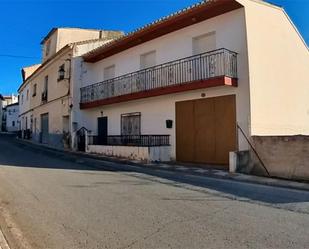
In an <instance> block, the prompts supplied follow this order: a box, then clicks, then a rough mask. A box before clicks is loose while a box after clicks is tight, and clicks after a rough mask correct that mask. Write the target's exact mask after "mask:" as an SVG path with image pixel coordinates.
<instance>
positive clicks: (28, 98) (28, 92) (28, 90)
mask: <svg viewBox="0 0 309 249" xmlns="http://www.w3.org/2000/svg"><path fill="white" fill-rule="evenodd" d="M26 99H27V101H28V100H29V89H28V90H27V97H26Z"/></svg>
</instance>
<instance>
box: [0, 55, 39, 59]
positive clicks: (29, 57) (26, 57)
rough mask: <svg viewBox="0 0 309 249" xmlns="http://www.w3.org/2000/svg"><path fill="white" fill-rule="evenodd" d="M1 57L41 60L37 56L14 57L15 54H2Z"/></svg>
mask: <svg viewBox="0 0 309 249" xmlns="http://www.w3.org/2000/svg"><path fill="white" fill-rule="evenodd" d="M0 57H9V58H20V59H40V58H39V57H35V56H25V55H14V54H0Z"/></svg>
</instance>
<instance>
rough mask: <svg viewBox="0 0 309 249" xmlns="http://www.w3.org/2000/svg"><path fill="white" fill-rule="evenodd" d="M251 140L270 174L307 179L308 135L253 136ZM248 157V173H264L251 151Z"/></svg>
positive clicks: (308, 178)
mask: <svg viewBox="0 0 309 249" xmlns="http://www.w3.org/2000/svg"><path fill="white" fill-rule="evenodd" d="M252 141H253V145H254V148H255V149H256V151H257V152H258V155H259V157H260V159H261V160H262V161H263V163H264V165H265V167H266V168H267V170H268V171H269V173H270V175H271V176H273V177H281V178H287V179H294V180H309V136H263V137H262V136H255V137H252ZM250 159H251V160H250V163H249V165H248V169H249V170H250V171H251V172H250V173H252V174H258V175H266V172H265V170H264V169H263V167H262V166H261V163H260V162H259V160H258V158H257V156H256V155H255V153H253V151H250Z"/></svg>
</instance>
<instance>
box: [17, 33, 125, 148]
mask: <svg viewBox="0 0 309 249" xmlns="http://www.w3.org/2000/svg"><path fill="white" fill-rule="evenodd" d="M121 35H122V33H121V32H115V31H100V30H83V29H74V28H57V29H53V30H51V32H49V34H48V35H47V36H46V37H45V38H44V39H43V41H42V43H41V44H42V47H43V58H42V64H40V65H34V66H31V67H27V68H24V69H23V70H22V75H23V78H24V82H23V84H22V85H21V86H20V88H19V94H20V98H21V101H20V121H21V130H22V137H24V138H28V139H32V140H33V141H36V142H39V143H43V144H46V145H50V146H54V147H57V148H63V147H64V146H65V147H70V145H71V140H70V139H71V138H70V132H71V129H72V123H71V110H72V98H73V94H72V90H71V89H72V82H74V77H73V76H72V75H73V73H74V72H75V71H76V70H79V68H78V65H76V64H75V60H76V59H77V58H78V57H79V56H80V55H82V54H83V53H85V52H87V51H90V50H92V49H94V48H96V47H98V46H100V45H103V44H104V43H106V42H109V41H111V40H113V39H115V38H117V37H119V36H121ZM74 66H76V68H74Z"/></svg>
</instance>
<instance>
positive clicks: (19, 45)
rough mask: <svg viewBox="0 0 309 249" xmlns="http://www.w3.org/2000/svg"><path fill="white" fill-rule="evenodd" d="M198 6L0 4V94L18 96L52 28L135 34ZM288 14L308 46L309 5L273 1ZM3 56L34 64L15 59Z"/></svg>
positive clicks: (112, 0) (119, 1)
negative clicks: (24, 76)
mask: <svg viewBox="0 0 309 249" xmlns="http://www.w3.org/2000/svg"><path fill="white" fill-rule="evenodd" d="M197 1H198V0H0V11H1V14H0V31H1V32H0V45H1V46H0V93H2V94H9V93H14V92H16V91H17V88H18V86H19V84H20V83H21V74H20V69H21V68H22V67H23V66H27V65H31V64H35V63H39V62H40V56H41V47H40V41H41V39H42V38H43V37H44V36H45V35H46V34H47V33H48V31H49V30H50V29H51V28H52V27H59V26H60V27H81V28H97V29H114V30H123V31H125V32H128V31H132V30H134V29H135V28H137V27H140V26H142V25H144V24H146V23H149V22H151V21H153V20H155V19H157V18H159V17H161V16H164V15H167V14H169V13H171V12H174V11H176V10H178V9H181V8H183V7H186V6H188V5H191V4H192V3H195V2H197ZM271 2H272V3H275V4H277V5H280V6H283V7H284V8H285V10H286V11H287V12H288V14H289V15H290V17H291V18H292V20H293V21H294V23H295V24H296V26H297V27H298V29H299V30H300V32H301V33H302V35H303V37H304V38H305V40H306V42H307V44H309V18H308V15H309V1H308V0H272V1H271ZM4 55H16V56H25V57H31V58H13V57H7V56H4Z"/></svg>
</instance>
